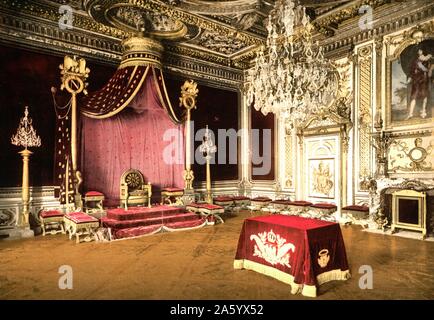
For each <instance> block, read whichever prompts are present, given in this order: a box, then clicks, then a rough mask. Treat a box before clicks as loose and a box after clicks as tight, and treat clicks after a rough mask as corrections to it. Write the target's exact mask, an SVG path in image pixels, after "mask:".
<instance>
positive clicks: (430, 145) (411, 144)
mask: <svg viewBox="0 0 434 320" xmlns="http://www.w3.org/2000/svg"><path fill="white" fill-rule="evenodd" d="M388 172H389V173H390V174H393V173H401V174H405V173H413V174H417V173H419V174H423V175H424V176H426V175H427V174H429V173H434V137H432V136H421V135H416V136H413V137H402V138H400V137H397V138H395V139H394V140H393V142H392V143H391V145H390V148H389V154H388Z"/></svg>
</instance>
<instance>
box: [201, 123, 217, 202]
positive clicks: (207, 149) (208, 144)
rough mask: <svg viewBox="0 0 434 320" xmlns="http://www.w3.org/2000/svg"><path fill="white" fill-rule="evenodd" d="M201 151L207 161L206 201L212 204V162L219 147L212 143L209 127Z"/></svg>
mask: <svg viewBox="0 0 434 320" xmlns="http://www.w3.org/2000/svg"><path fill="white" fill-rule="evenodd" d="M199 151H200V152H202V153H203V156H204V157H205V159H206V195H205V201H206V202H207V203H212V193H211V168H210V160H211V158H212V155H213V154H214V153H215V152H216V151H217V147H216V146H215V145H214V142H213V141H212V138H211V135H210V134H209V130H208V126H206V129H205V135H204V137H203V142H202V144H201V145H200V147H199Z"/></svg>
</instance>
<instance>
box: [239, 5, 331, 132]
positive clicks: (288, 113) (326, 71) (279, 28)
mask: <svg viewBox="0 0 434 320" xmlns="http://www.w3.org/2000/svg"><path fill="white" fill-rule="evenodd" d="M267 31H268V37H267V47H266V52H265V50H264V48H261V50H260V51H259V52H258V54H257V56H256V59H255V66H254V68H253V69H251V70H249V74H248V81H247V103H248V104H249V105H251V104H252V103H254V107H255V109H256V110H258V111H259V110H261V112H262V113H263V114H264V115H267V114H268V113H269V112H272V113H274V114H276V115H277V116H278V117H283V118H285V119H287V120H288V122H289V123H290V124H291V125H294V124H295V123H302V122H304V121H305V120H306V119H307V118H308V117H309V116H310V115H313V114H319V113H321V112H322V111H324V110H325V109H326V108H327V107H328V106H330V104H331V103H332V102H333V101H334V99H335V97H336V93H337V88H338V81H337V80H338V79H337V77H336V74H335V72H334V68H333V65H332V64H331V63H330V62H329V61H328V60H327V59H325V58H324V52H323V49H322V48H321V47H320V46H319V45H318V42H316V43H313V41H312V31H313V25H312V24H311V23H310V21H309V18H308V16H307V15H306V11H305V8H304V7H302V6H301V5H298V4H297V5H296V3H295V2H294V1H292V0H277V1H276V3H275V7H274V9H273V10H272V11H270V14H269V16H268V22H267Z"/></svg>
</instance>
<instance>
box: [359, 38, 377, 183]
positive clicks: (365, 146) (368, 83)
mask: <svg viewBox="0 0 434 320" xmlns="http://www.w3.org/2000/svg"><path fill="white" fill-rule="evenodd" d="M372 49H373V48H372V44H369V45H367V46H363V47H361V48H359V49H358V50H357V67H358V78H357V79H356V86H357V84H358V87H359V92H358V110H357V112H356V114H357V120H356V121H357V132H358V135H357V136H358V139H357V140H358V148H357V149H356V153H355V154H356V155H357V160H356V161H358V168H357V169H358V170H357V171H358V172H357V175H356V176H357V177H358V178H359V180H358V183H357V190H359V191H368V186H367V185H366V184H365V183H364V181H365V180H366V177H368V176H370V175H371V173H372V168H371V159H372V148H371V143H370V139H371V128H372V90H373V84H372V70H373V62H372V60H373V59H372V53H373V50H372Z"/></svg>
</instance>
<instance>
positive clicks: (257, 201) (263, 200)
mask: <svg viewBox="0 0 434 320" xmlns="http://www.w3.org/2000/svg"><path fill="white" fill-rule="evenodd" d="M271 201H272V200H271V199H270V198H268V197H256V198H253V199H252V200H251V201H250V202H251V204H252V206H254V207H259V208H263V207H266V206H268V205H269V204H270V202H271Z"/></svg>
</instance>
